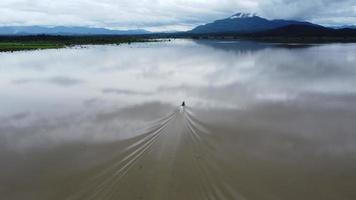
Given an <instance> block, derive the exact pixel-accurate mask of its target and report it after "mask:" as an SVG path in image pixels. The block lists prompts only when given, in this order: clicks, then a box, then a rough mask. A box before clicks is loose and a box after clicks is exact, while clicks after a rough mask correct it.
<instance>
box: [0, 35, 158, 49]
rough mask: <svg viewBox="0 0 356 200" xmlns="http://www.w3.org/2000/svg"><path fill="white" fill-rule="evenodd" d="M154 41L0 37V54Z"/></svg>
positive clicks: (84, 37) (124, 37)
mask: <svg viewBox="0 0 356 200" xmlns="http://www.w3.org/2000/svg"><path fill="white" fill-rule="evenodd" d="M152 41H154V40H152V39H147V38H142V37H131V36H49V35H35V36H0V52H13V51H25V50H42V49H59V48H65V47H71V46H76V45H103V44H117V45H119V44H129V43H133V42H152Z"/></svg>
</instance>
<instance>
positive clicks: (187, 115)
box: [0, 40, 356, 200]
mask: <svg viewBox="0 0 356 200" xmlns="http://www.w3.org/2000/svg"><path fill="white" fill-rule="evenodd" d="M0 60H1V65H0V165H1V169H0V195H1V196H2V197H3V198H5V199H9V200H12V199H16V200H17V199H36V200H40V199H58V200H59V199H61V200H63V199H68V200H76V199H152V200H153V199H155V200H159V199H194V200H197V199H259V200H260V199H335V200H338V199H350V200H351V199H355V198H356V192H355V191H354V185H355V184H356V171H355V169H356V156H355V155H356V132H355V129H356V125H355V121H356V103H355V102H356V87H355V85H356V67H355V66H356V45H355V44H323V45H308V46H301V45H295V44H290V45H280V44H262V43H253V42H242V41H213V40H199V41H192V40H173V41H171V42H164V41H163V42H158V43H137V44H131V45H120V46H87V47H86V48H68V49H58V50H44V51H26V52H15V53H0ZM183 100H185V101H186V103H187V107H186V108H184V109H182V108H180V107H179V105H180V104H181V102H182V101H183Z"/></svg>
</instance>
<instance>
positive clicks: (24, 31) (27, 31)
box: [0, 26, 150, 35]
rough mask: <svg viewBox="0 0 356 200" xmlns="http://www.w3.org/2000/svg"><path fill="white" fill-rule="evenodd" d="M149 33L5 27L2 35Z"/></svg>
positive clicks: (0, 30) (85, 28)
mask: <svg viewBox="0 0 356 200" xmlns="http://www.w3.org/2000/svg"><path fill="white" fill-rule="evenodd" d="M149 33H150V32H149V31H146V30H142V29H137V30H111V29H105V28H90V27H69V26H56V27H45V26H3V27H0V35H39V34H46V35H140V34H149Z"/></svg>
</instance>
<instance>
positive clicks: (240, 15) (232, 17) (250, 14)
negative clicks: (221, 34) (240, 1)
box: [230, 13, 256, 19]
mask: <svg viewBox="0 0 356 200" xmlns="http://www.w3.org/2000/svg"><path fill="white" fill-rule="evenodd" d="M255 16H256V14H255V13H237V14H235V15H233V16H231V17H230V19H239V18H251V17H255Z"/></svg>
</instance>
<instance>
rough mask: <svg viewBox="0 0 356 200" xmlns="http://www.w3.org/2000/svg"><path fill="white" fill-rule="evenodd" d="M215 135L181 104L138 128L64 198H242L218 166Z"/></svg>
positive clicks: (73, 199) (102, 199)
mask: <svg viewBox="0 0 356 200" xmlns="http://www.w3.org/2000/svg"><path fill="white" fill-rule="evenodd" d="M216 139H217V138H216V136H215V135H214V134H212V133H211V132H210V131H209V128H208V126H207V125H206V124H204V123H202V122H201V121H199V120H198V118H197V117H196V116H195V115H194V112H193V111H192V110H191V109H190V108H189V107H186V106H185V105H183V106H181V107H179V108H177V109H176V110H174V111H173V112H172V113H170V114H168V115H167V116H165V117H163V118H161V119H159V120H156V121H154V122H151V123H150V124H149V125H148V126H147V127H146V128H144V129H142V130H140V134H139V136H138V137H136V138H135V139H133V140H131V142H130V143H129V144H128V145H126V146H125V148H124V149H123V150H122V151H121V152H120V153H119V154H118V155H117V156H115V158H114V159H112V160H111V161H110V162H108V163H106V164H105V165H103V166H100V167H99V168H98V169H95V170H94V171H93V172H92V175H91V176H90V178H88V179H87V181H86V182H85V183H83V184H81V185H79V186H78V190H77V192H76V193H75V194H73V195H71V196H70V197H69V198H67V200H81V199H85V200H96V199H101V200H111V199H152V200H153V199H154V200H159V199H194V200H198V199H205V200H207V199H244V198H243V197H242V196H241V195H240V194H238V193H237V192H236V190H235V189H234V188H233V187H232V185H231V184H230V183H229V177H227V176H226V175H225V174H224V173H223V171H222V170H221V169H222V168H221V166H220V165H221V164H222V163H223V161H221V160H219V158H218V156H216V153H215V152H216V151H217V150H218V146H217V143H216V142H215V140H216Z"/></svg>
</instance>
